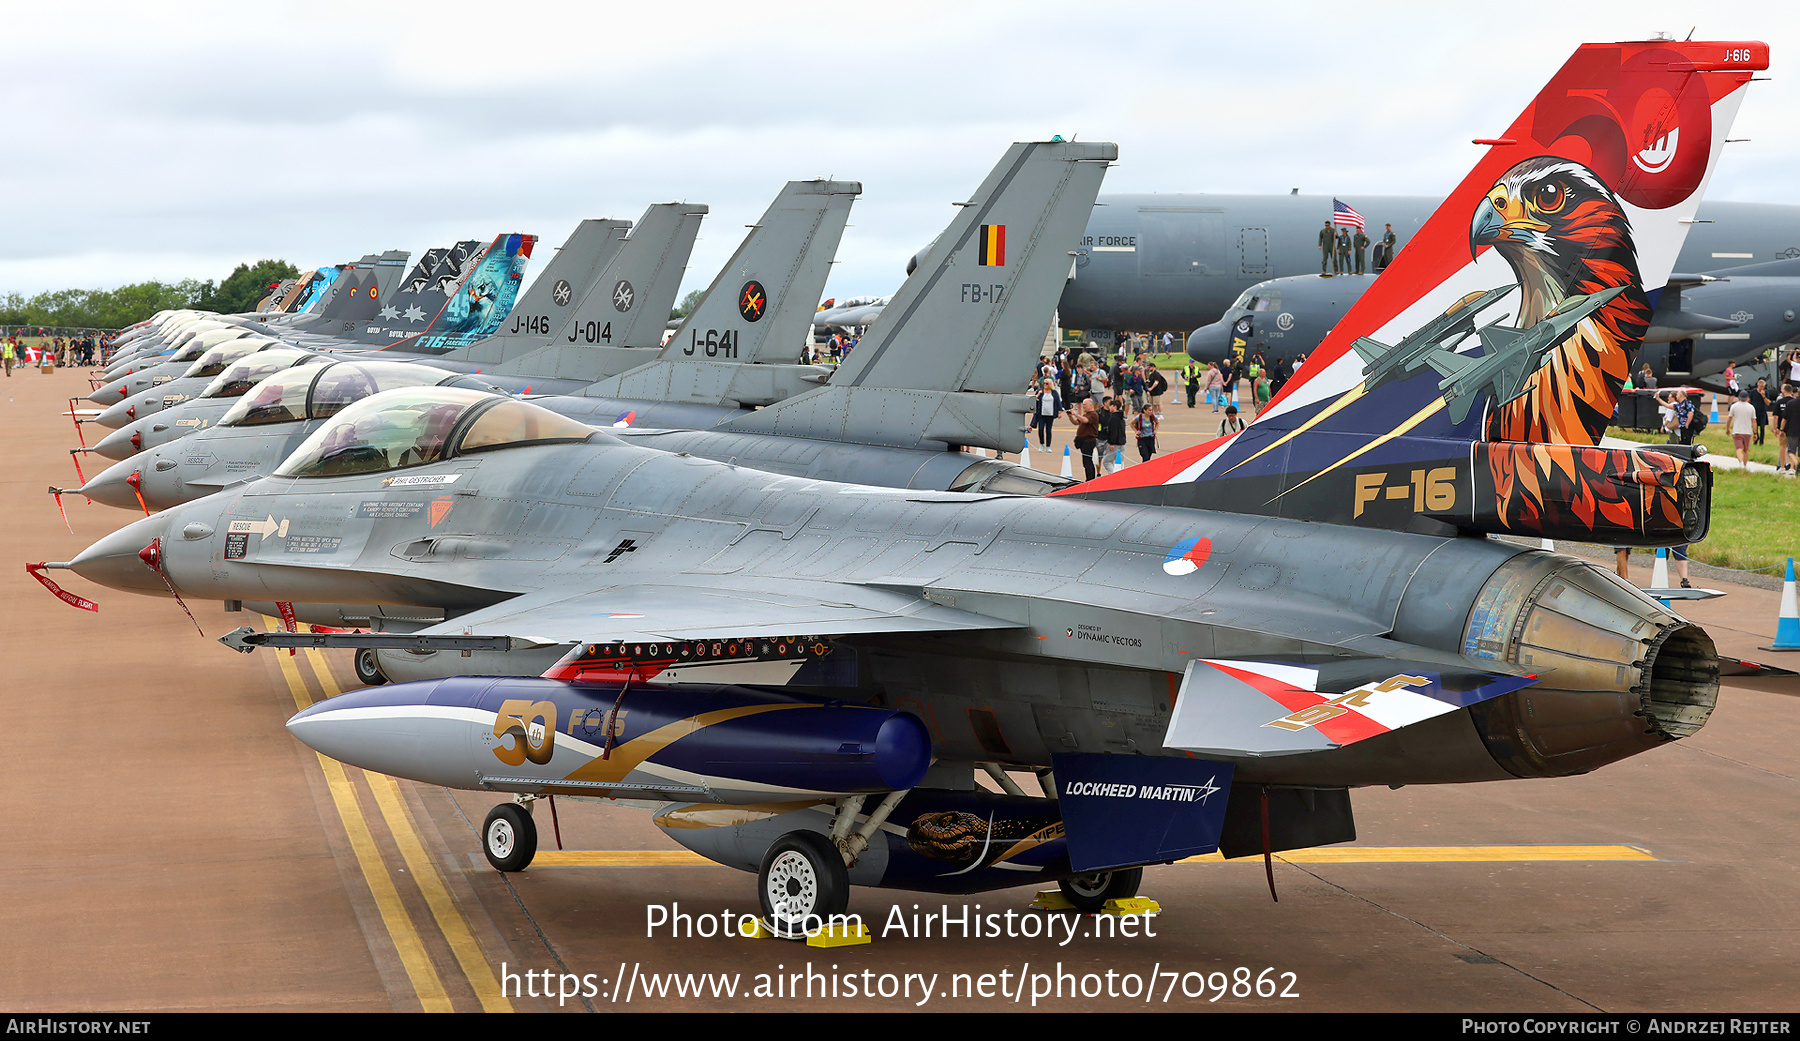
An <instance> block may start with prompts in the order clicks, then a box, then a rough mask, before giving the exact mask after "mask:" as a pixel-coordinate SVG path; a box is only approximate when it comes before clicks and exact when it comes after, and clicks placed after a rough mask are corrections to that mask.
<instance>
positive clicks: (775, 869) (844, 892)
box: [756, 831, 850, 940]
mask: <svg viewBox="0 0 1800 1041" xmlns="http://www.w3.org/2000/svg"><path fill="white" fill-rule="evenodd" d="M756 890H757V896H758V897H760V898H761V900H762V910H763V920H764V921H765V922H767V923H768V925H769V929H770V930H771V931H772V932H774V933H775V935H776V936H779V937H781V938H783V939H787V940H798V939H803V938H805V936H806V933H807V931H808V930H813V931H817V930H819V929H822V928H824V927H825V926H826V925H829V924H830V922H831V917H832V916H833V915H841V914H843V913H844V909H845V908H847V907H849V906H850V872H849V870H848V869H847V868H845V867H844V857H843V854H841V853H839V852H838V849H837V847H836V846H835V845H833V844H832V842H831V840H830V839H828V838H826V837H825V836H823V835H820V834H818V833H817V832H811V831H790V832H788V833H787V834H786V835H783V836H782V837H781V838H779V839H776V840H775V842H774V843H773V844H772V845H770V846H769V850H768V852H766V853H764V854H763V859H762V869H761V870H759V871H758V872H757V874H756Z"/></svg>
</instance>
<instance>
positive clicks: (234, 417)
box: [219, 361, 460, 427]
mask: <svg viewBox="0 0 1800 1041" xmlns="http://www.w3.org/2000/svg"><path fill="white" fill-rule="evenodd" d="M459 375H460V374H458V373H451V372H445V371H444V370H443V369H437V368H433V367H431V366H429V365H410V364H406V363H404V362H394V361H345V362H337V363H335V364H331V365H327V366H325V367H323V368H319V367H318V366H311V365H308V366H302V367H300V368H295V369H283V370H282V371H280V372H277V373H276V374H275V375H273V376H270V377H268V378H267V379H265V380H263V381H262V382H261V383H259V384H257V385H256V386H255V388H253V389H252V390H250V391H249V392H247V393H246V394H245V395H244V396H243V397H242V398H240V399H238V403H237V404H236V405H233V406H232V407H231V411H229V412H227V413H225V415H224V416H223V417H221V418H220V420H219V425H220V426H246V427H249V426H261V425H263V424H265V423H293V422H296V421H298V420H302V419H324V418H325V417H327V416H331V415H335V414H336V413H337V412H338V411H339V410H340V409H342V408H344V406H346V405H349V404H350V403H351V402H353V401H357V400H359V399H361V398H366V397H368V396H370V395H372V394H376V393H379V392H381V391H384V390H394V389H397V388H400V387H428V386H431V385H432V384H435V383H443V382H446V381H449V380H452V379H455V378H457V377H458V376H459Z"/></svg>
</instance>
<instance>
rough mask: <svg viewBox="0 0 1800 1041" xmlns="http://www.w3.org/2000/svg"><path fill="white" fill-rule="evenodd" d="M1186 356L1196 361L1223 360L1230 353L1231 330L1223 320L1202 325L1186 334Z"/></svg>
mask: <svg viewBox="0 0 1800 1041" xmlns="http://www.w3.org/2000/svg"><path fill="white" fill-rule="evenodd" d="M1187 353H1188V357H1190V358H1192V359H1194V360H1195V361H1198V362H1214V361H1224V360H1225V357H1226V355H1228V354H1230V353H1231V330H1230V328H1229V327H1228V326H1227V325H1226V324H1225V323H1224V322H1214V323H1213V324H1211V325H1203V326H1201V327H1200V328H1198V329H1195V330H1194V331H1193V332H1191V333H1189V334H1188V338H1187Z"/></svg>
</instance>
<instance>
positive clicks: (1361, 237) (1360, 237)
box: [1351, 228, 1369, 275]
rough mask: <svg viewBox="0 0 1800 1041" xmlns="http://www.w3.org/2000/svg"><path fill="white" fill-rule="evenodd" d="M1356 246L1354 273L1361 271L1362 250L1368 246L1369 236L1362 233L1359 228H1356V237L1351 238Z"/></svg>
mask: <svg viewBox="0 0 1800 1041" xmlns="http://www.w3.org/2000/svg"><path fill="white" fill-rule="evenodd" d="M1351 242H1352V244H1354V245H1355V246H1356V273H1357V274H1359V275H1360V274H1362V273H1363V250H1365V249H1368V248H1369V236H1367V235H1365V234H1363V230H1362V229H1361V228H1357V229H1356V238H1354V239H1352V240H1351Z"/></svg>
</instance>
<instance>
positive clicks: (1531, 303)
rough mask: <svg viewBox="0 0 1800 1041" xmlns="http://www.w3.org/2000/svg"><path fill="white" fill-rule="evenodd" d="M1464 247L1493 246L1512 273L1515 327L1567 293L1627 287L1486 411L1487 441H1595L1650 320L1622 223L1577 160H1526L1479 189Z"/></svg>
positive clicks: (1615, 204)
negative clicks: (1519, 390)
mask: <svg viewBox="0 0 1800 1041" xmlns="http://www.w3.org/2000/svg"><path fill="white" fill-rule="evenodd" d="M1469 245H1470V248H1471V249H1472V250H1479V249H1480V248H1481V247H1482V246H1492V247H1494V248H1495V249H1497V250H1499V251H1500V255H1501V256H1502V257H1503V258H1505V260H1506V262H1507V264H1509V265H1510V266H1511V267H1512V270H1513V274H1514V275H1515V276H1516V277H1517V278H1518V280H1519V292H1520V295H1521V297H1522V299H1521V302H1520V306H1519V320H1518V326H1519V327H1520V328H1522V329H1529V328H1531V327H1532V326H1533V325H1536V324H1537V323H1538V322H1540V321H1542V320H1544V319H1545V318H1546V317H1548V316H1549V315H1550V314H1552V313H1553V312H1555V310H1556V309H1557V308H1558V307H1560V306H1562V304H1563V302H1564V301H1565V300H1567V299H1569V298H1570V297H1572V296H1576V295H1588V294H1593V293H1598V292H1600V291H1601V290H1604V289H1610V288H1612V287H1614V286H1625V287H1627V288H1626V290H1625V292H1623V293H1620V294H1619V295H1618V296H1617V297H1615V298H1614V299H1613V300H1612V301H1610V302H1609V303H1608V304H1607V305H1606V306H1605V307H1603V308H1601V309H1600V310H1599V311H1597V312H1595V313H1594V314H1593V315H1592V316H1590V317H1589V318H1587V319H1586V320H1584V321H1583V322H1582V323H1581V324H1580V325H1579V326H1577V327H1576V330H1575V332H1574V333H1573V334H1572V335H1570V337H1569V338H1568V339H1567V340H1564V341H1563V342H1562V344H1561V345H1560V346H1558V347H1557V348H1556V349H1555V350H1553V351H1551V352H1550V353H1549V355H1548V357H1547V358H1546V360H1545V363H1544V364H1543V366H1542V367H1540V368H1539V369H1538V370H1537V371H1536V372H1534V373H1532V375H1531V377H1530V380H1529V381H1528V383H1527V385H1526V386H1527V389H1526V392H1525V394H1524V395H1523V396H1521V397H1518V398H1515V399H1513V400H1512V401H1510V402H1507V403H1505V404H1503V405H1499V406H1497V407H1496V408H1495V409H1494V410H1493V411H1492V412H1491V413H1490V414H1489V416H1488V428H1487V436H1488V440H1490V441H1515V442H1530V443H1534V444H1558V445H1596V444H1598V443H1599V442H1600V437H1601V435H1602V434H1604V433H1605V432H1606V426H1607V424H1608V423H1610V422H1611V421H1612V416H1613V410H1614V408H1615V407H1616V406H1617V404H1618V400H1619V391H1620V390H1621V389H1622V388H1623V387H1624V385H1625V380H1626V378H1627V377H1628V376H1629V375H1630V373H1631V362H1632V359H1633V358H1635V357H1636V356H1637V349H1638V344H1639V343H1641V342H1642V341H1643V338H1644V332H1645V330H1646V329H1648V328H1649V324H1650V313H1651V307H1650V301H1649V299H1648V298H1647V297H1646V296H1645V295H1644V287H1643V285H1642V282H1641V279H1640V278H1639V276H1638V265H1637V249H1636V247H1635V246H1634V245H1633V244H1632V241H1631V221H1630V219H1629V218H1627V217H1626V215H1625V210H1624V207H1622V206H1621V205H1620V204H1619V200H1618V197H1617V196H1615V195H1614V194H1613V193H1612V191H1611V190H1609V189H1608V188H1607V187H1606V185H1605V184H1602V183H1601V181H1600V178H1599V177H1598V176H1596V175H1595V174H1594V172H1593V171H1592V170H1590V169H1588V168H1587V167H1585V166H1582V165H1581V164H1580V163H1575V162H1570V161H1569V160H1567V159H1559V158H1555V157H1539V158H1536V159H1527V160H1525V161H1524V162H1522V163H1519V164H1518V165H1516V166H1514V167H1513V168H1512V169H1510V170H1508V171H1507V172H1506V173H1505V174H1504V175H1503V176H1502V177H1501V178H1500V180H1499V181H1498V182H1496V183H1495V185H1494V186H1493V187H1492V188H1490V189H1488V193H1487V196H1486V198H1484V199H1483V200H1482V203H1481V205H1480V206H1479V207H1478V208H1477V209H1476V211H1475V218H1474V221H1473V222H1472V225H1471V227H1470V231H1469Z"/></svg>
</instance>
